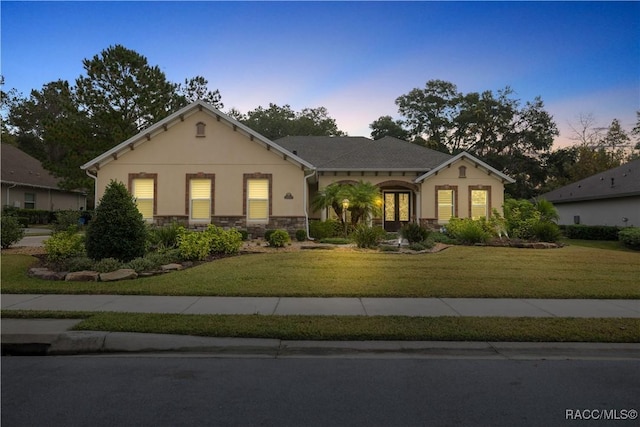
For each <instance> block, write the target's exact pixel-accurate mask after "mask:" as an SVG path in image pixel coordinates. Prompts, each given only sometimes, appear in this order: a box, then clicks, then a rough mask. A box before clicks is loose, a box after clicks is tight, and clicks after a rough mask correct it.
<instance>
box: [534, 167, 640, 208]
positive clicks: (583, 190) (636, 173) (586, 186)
mask: <svg viewBox="0 0 640 427" xmlns="http://www.w3.org/2000/svg"><path fill="white" fill-rule="evenodd" d="M629 196H640V159H636V160H632V161H630V162H628V163H625V164H624V165H621V166H618V167H616V168H613V169H609V170H608V171H605V172H600V173H597V174H595V175H592V176H590V177H588V178H584V179H581V180H580V181H576V182H574V183H572V184H569V185H565V186H564V187H560V188H557V189H555V190H553V191H549V192H548V193H545V194H543V195H541V196H540V198H543V199H546V200H548V201H550V202H552V203H567V202H578V201H583V200H598V199H611V198H616V197H629Z"/></svg>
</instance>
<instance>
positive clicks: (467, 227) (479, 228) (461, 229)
mask: <svg viewBox="0 0 640 427" xmlns="http://www.w3.org/2000/svg"><path fill="white" fill-rule="evenodd" d="M447 233H449V235H450V236H451V237H453V238H454V239H456V240H458V241H459V242H461V243H463V244H467V245H473V244H476V243H485V242H486V241H487V240H489V239H490V238H491V234H489V233H488V232H487V231H486V230H485V228H484V227H483V224H482V222H481V221H475V220H473V219H471V218H451V220H449V224H448V226H447Z"/></svg>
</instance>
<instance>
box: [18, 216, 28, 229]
mask: <svg viewBox="0 0 640 427" xmlns="http://www.w3.org/2000/svg"><path fill="white" fill-rule="evenodd" d="M16 218H17V220H18V223H19V224H20V227H23V228H29V222H30V221H29V217H26V216H19V217H16Z"/></svg>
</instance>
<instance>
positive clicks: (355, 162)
mask: <svg viewBox="0 0 640 427" xmlns="http://www.w3.org/2000/svg"><path fill="white" fill-rule="evenodd" d="M275 143H276V144H278V145H280V146H282V147H284V148H286V149H287V150H289V151H291V152H294V153H297V155H298V156H300V157H302V158H303V159H305V160H307V161H308V162H309V163H311V164H313V165H314V166H315V167H316V169H317V170H318V171H414V172H424V171H428V170H430V169H432V168H434V167H436V166H437V165H439V164H441V163H442V162H444V161H447V160H448V159H450V158H451V156H450V155H449V154H446V153H441V152H439V151H434V150H431V149H428V148H425V147H421V146H419V145H416V144H412V143H410V142H406V141H402V140H400V139H397V138H392V137H384V138H381V139H378V140H372V139H369V138H365V137H363V136H355V137H354V136H287V137H284V138H281V139H278V140H276V141H275Z"/></svg>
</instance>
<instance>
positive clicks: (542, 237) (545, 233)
mask: <svg viewBox="0 0 640 427" xmlns="http://www.w3.org/2000/svg"><path fill="white" fill-rule="evenodd" d="M532 232H533V237H534V238H535V239H537V240H539V241H541V242H552V243H553V242H557V241H558V240H560V237H561V236H562V233H561V232H560V227H558V224H556V223H555V222H548V221H539V222H538V223H536V224H534V225H533V228H532Z"/></svg>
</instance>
